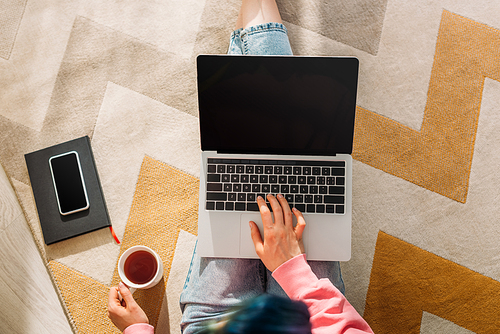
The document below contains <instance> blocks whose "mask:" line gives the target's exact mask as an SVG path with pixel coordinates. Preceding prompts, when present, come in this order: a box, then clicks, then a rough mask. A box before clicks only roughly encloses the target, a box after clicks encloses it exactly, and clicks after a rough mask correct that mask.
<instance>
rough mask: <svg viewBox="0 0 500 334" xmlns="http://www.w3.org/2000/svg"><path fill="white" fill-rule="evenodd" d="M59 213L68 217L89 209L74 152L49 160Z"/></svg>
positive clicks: (78, 163)
mask: <svg viewBox="0 0 500 334" xmlns="http://www.w3.org/2000/svg"><path fill="white" fill-rule="evenodd" d="M49 162H50V169H51V172H52V179H53V181H54V187H55V190H56V196H57V202H58V205H59V212H60V213H61V214H62V215H68V214H71V213H74V212H78V211H82V210H85V209H87V208H88V207H89V204H88V198H87V191H86V189H85V183H84V180H83V176H82V172H81V167H80V160H79V158H78V153H77V152H75V151H72V152H68V153H64V154H61V155H57V156H53V157H51V158H50V159H49Z"/></svg>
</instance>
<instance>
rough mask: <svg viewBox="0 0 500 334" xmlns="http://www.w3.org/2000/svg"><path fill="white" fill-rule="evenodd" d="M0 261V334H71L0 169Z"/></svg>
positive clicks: (55, 294) (42, 263)
mask: <svg viewBox="0 0 500 334" xmlns="http://www.w3.org/2000/svg"><path fill="white" fill-rule="evenodd" d="M0 259H1V261H0V333H13V334H17V333H20V334H25V333H42V334H45V333H47V334H49V333H61V334H65V333H72V330H71V327H70V325H69V323H68V320H67V318H66V316H65V314H64V311H63V308H62V306H61V303H60V301H59V298H58V296H57V293H56V291H55V289H54V286H53V284H52V281H51V279H50V277H49V274H48V272H47V269H46V267H45V264H44V262H43V260H42V257H41V256H40V253H39V251H38V248H37V246H36V244H35V241H34V239H33V236H32V235H31V231H30V230H29V227H28V223H27V222H26V220H25V218H24V215H23V213H22V211H21V209H20V207H19V204H18V202H17V198H16V197H15V193H14V191H13V190H12V187H11V186H10V182H9V181H8V179H7V176H6V175H5V173H4V171H3V169H2V167H1V166H0Z"/></svg>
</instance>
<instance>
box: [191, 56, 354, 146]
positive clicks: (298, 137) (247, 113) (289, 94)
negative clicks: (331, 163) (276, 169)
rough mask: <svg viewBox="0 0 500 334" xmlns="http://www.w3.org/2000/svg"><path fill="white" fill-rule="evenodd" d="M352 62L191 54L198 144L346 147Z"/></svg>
mask: <svg viewBox="0 0 500 334" xmlns="http://www.w3.org/2000/svg"><path fill="white" fill-rule="evenodd" d="M358 67H359V62H358V60H357V59H356V58H331V57H295V56H292V57H287V56H276V57H274V56H231V55H202V56H198V58H197V68H198V103H199V113H200V134H201V146H202V150H204V151H218V152H219V153H254V154H298V155H335V154H337V153H346V154H350V153H351V152H352V139H353V132H354V114H355V110H356V93H357V82H358Z"/></svg>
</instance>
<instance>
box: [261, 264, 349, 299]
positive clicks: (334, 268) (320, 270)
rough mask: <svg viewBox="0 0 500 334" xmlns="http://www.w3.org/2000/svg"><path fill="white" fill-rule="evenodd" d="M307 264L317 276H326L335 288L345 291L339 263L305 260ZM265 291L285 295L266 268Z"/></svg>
mask: <svg viewBox="0 0 500 334" xmlns="http://www.w3.org/2000/svg"><path fill="white" fill-rule="evenodd" d="M307 263H309V266H311V269H312V271H313V273H314V274H316V276H317V277H318V278H320V279H321V278H328V279H329V280H330V282H332V283H333V285H335V286H336V287H337V289H339V290H340V292H342V294H344V293H345V287H344V280H343V279H342V273H341V271H340V263H339V262H337V261H307ZM266 292H267V293H270V294H273V295H277V296H282V297H286V293H285V291H283V289H282V288H281V286H280V285H279V284H278V282H276V280H275V279H274V278H273V276H272V275H271V272H270V271H269V270H267V287H266Z"/></svg>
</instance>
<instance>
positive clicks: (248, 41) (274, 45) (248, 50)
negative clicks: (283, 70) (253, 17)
mask: <svg viewBox="0 0 500 334" xmlns="http://www.w3.org/2000/svg"><path fill="white" fill-rule="evenodd" d="M227 53H228V54H240V55H281V56H284V55H292V48H291V47H290V41H289V40H288V31H287V30H286V28H285V26H284V25H283V24H281V23H273V22H271V23H264V24H259V25H256V26H252V27H249V28H246V29H238V30H235V31H233V33H232V34H231V39H230V43H229V49H228V52H227Z"/></svg>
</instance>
